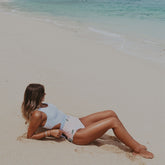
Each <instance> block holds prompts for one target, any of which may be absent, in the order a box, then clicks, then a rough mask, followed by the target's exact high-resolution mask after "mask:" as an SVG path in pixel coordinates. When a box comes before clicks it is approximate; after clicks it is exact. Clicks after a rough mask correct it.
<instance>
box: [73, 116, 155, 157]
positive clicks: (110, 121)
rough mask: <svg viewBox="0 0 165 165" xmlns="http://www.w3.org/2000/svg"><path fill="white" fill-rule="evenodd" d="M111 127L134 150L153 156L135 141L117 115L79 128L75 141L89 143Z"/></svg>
mask: <svg viewBox="0 0 165 165" xmlns="http://www.w3.org/2000/svg"><path fill="white" fill-rule="evenodd" d="M111 128H112V129H113V131H114V134H115V135H116V136H117V137H118V139H119V140H120V141H122V142H123V143H124V144H125V145H127V146H129V147H130V148H131V149H132V150H133V151H134V152H136V153H138V154H140V155H141V156H143V157H145V158H153V154H152V153H150V152H148V151H147V150H146V149H144V147H143V146H142V145H141V144H139V143H138V142H137V141H135V140H134V139H133V138H132V137H131V136H130V134H129V133H128V132H127V130H126V129H125V128H124V126H123V124H122V123H121V122H120V120H119V119H118V118H116V117H110V118H106V119H103V120H100V121H97V122H94V123H92V124H91V125H89V126H87V127H86V128H84V129H80V130H78V131H77V132H76V133H75V135H74V138H73V143H75V144H79V145H85V144H89V143H91V142H93V141H94V140H96V139H97V138H99V137H101V136H102V135H103V134H104V133H105V132H106V131H107V130H109V129H111Z"/></svg>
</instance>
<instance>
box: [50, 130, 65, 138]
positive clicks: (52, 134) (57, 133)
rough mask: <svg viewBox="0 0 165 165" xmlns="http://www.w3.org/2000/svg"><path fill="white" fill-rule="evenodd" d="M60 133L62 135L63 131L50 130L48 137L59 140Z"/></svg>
mask: <svg viewBox="0 0 165 165" xmlns="http://www.w3.org/2000/svg"><path fill="white" fill-rule="evenodd" d="M62 133H63V131H62V130H60V129H52V130H50V135H51V136H54V137H56V138H60V137H61V135H62Z"/></svg>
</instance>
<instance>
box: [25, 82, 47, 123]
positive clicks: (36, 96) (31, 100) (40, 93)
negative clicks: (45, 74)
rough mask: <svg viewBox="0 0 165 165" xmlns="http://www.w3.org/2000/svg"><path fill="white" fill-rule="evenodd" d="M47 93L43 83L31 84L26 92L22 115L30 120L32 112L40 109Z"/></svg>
mask: <svg viewBox="0 0 165 165" xmlns="http://www.w3.org/2000/svg"><path fill="white" fill-rule="evenodd" d="M44 95H45V88H44V86H43V85H41V84H29V85H28V86H27V87H26V90H25V93H24V100H23V103H22V115H23V117H24V118H25V120H26V122H29V120H30V117H31V114H32V112H33V111H34V110H36V109H38V108H39V106H40V104H41V102H42V99H43V97H44Z"/></svg>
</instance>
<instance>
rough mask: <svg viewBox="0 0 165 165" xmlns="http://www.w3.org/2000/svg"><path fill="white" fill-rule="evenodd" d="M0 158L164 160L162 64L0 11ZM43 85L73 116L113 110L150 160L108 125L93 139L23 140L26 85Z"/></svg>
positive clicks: (144, 164) (142, 163) (135, 164)
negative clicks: (75, 141)
mask: <svg viewBox="0 0 165 165" xmlns="http://www.w3.org/2000/svg"><path fill="white" fill-rule="evenodd" d="M0 59H1V60H0V76H1V80H0V91H1V96H0V97H1V98H0V99H1V108H2V109H1V111H0V130H1V136H0V148H1V149H0V162H1V164H3V165H7V164H17V165H22V164H23V165H26V164H40V165H44V164H51V163H55V164H57V163H60V164H62V165H68V164H71V165H77V164H79V165H83V164H89V165H93V164H95V165H99V164H105V165H108V164H113V165H117V164H122V165H129V164H131V165H155V164H156V165H162V164H163V163H164V161H165V158H164V154H165V149H164V139H165V132H164V126H165V120H164V118H165V112H164V109H165V102H164V99H165V85H164V84H165V76H164V73H165V67H164V65H161V64H159V63H156V62H153V61H150V60H145V59H142V58H138V57H136V56H130V55H128V54H124V53H122V52H120V51H118V50H116V49H114V48H112V47H111V46H109V45H106V44H102V43H99V42H97V41H96V40H94V39H89V38H86V37H83V36H82V35H79V33H78V32H77V31H74V30H67V29H65V28H61V27H59V26H56V25H54V24H52V23H49V22H44V21H41V20H37V19H34V18H31V17H28V16H21V15H17V14H11V13H7V12H6V13H4V12H0ZM29 83H41V84H43V85H44V86H45V89H46V100H45V101H46V102H49V103H53V104H55V105H56V106H57V108H58V109H60V110H61V111H63V112H65V113H67V114H70V115H74V116H77V117H81V116H85V115H88V114H90V113H94V112H98V111H102V110H108V109H112V110H114V111H115V112H116V113H117V114H118V116H119V118H120V119H121V121H122V122H123V124H124V125H125V127H126V128H127V130H128V131H129V132H130V134H131V135H132V136H133V137H134V138H135V139H136V140H137V141H139V142H140V143H142V144H144V145H146V146H147V148H148V150H149V151H151V152H153V153H154V155H155V157H154V159H152V160H147V159H144V158H141V157H140V156H133V155H132V153H130V152H129V150H128V149H127V148H126V147H125V146H123V145H122V144H121V143H120V142H119V141H118V140H117V139H116V138H115V137H114V134H113V132H112V131H111V130H110V131H108V132H107V133H106V135H105V136H103V137H102V138H100V139H98V140H97V141H96V142H94V143H92V144H91V145H86V146H78V145H74V144H72V143H70V142H68V141H66V140H54V139H49V140H31V139H26V132H27V125H25V121H24V119H23V118H22V115H21V104H22V101H23V94H24V90H25V88H26V86H27V85H28V84H29Z"/></svg>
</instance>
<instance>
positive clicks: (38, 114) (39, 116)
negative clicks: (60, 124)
mask: <svg viewBox="0 0 165 165" xmlns="http://www.w3.org/2000/svg"><path fill="white" fill-rule="evenodd" d="M31 120H35V121H41V120H42V112H40V111H37V110H36V111H34V112H33V113H32V116H31Z"/></svg>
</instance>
